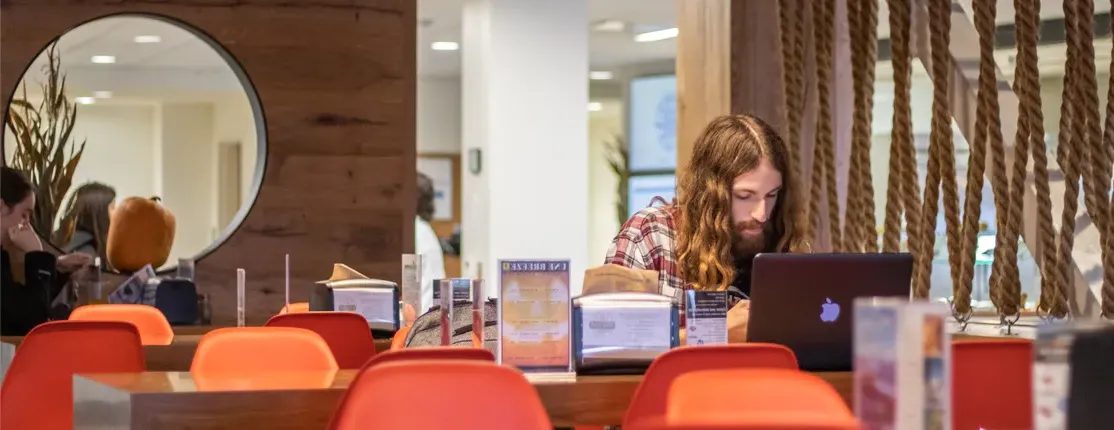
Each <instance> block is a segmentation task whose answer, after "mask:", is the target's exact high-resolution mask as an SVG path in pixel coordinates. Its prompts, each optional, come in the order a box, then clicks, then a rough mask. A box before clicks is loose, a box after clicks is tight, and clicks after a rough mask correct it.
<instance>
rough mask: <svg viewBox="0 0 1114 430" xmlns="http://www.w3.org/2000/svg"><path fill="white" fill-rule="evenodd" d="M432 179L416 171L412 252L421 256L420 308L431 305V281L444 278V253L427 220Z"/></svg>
mask: <svg viewBox="0 0 1114 430" xmlns="http://www.w3.org/2000/svg"><path fill="white" fill-rule="evenodd" d="M433 193H434V191H433V180H432V179H430V178H429V176H426V175H425V174H423V173H421V172H418V211H417V217H415V220H414V223H415V225H414V252H415V253H416V254H418V255H421V256H422V308H421V309H420V310H419V312H418V314H419V315H420V314H422V313H424V312H425V311H426V310H427V309H429V308H430V307H431V306H433V281H434V280H436V279H443V278H445V254H444V251H443V250H442V249H441V240H440V239H438V238H437V233H435V232H434V231H433V227H431V226H430V225H429V222H430V221H432V220H433V209H434V206H433Z"/></svg>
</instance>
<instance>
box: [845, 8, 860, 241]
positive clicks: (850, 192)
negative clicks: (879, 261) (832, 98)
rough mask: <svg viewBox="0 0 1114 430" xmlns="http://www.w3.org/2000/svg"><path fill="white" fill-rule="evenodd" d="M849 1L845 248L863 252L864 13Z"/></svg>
mask: <svg viewBox="0 0 1114 430" xmlns="http://www.w3.org/2000/svg"><path fill="white" fill-rule="evenodd" d="M846 3H847V14H846V15H847V16H846V18H847V28H848V33H849V36H850V38H849V39H850V42H851V76H852V79H851V80H852V81H853V82H852V88H853V90H854V106H853V109H852V110H853V114H852V115H853V116H852V122H851V157H850V161H851V162H850V163H849V165H848V168H847V203H846V205H845V206H844V210H843V211H844V217H843V219H844V221H843V244H844V251H846V252H862V250H861V249H860V247H859V246H860V243H861V242H860V237H861V235H860V234H859V223H860V220H859V215H860V213H861V211H859V208H858V206H859V203H861V201H860V200H859V194H860V192H861V191H860V188H859V185H860V184H861V183H862V182H861V179H860V176H861V172H862V166H861V165H859V163H858V161H859V151H860V150H861V149H860V147H859V140H860V139H861V136H860V133H861V131H860V129H861V128H862V126H863V122H862V118H861V117H862V101H863V100H862V97H863V92H862V88H861V83H862V81H863V79H864V78H863V68H862V60H863V57H864V52H863V47H862V43H861V42H862V41H861V40H860V38H861V37H862V31H863V28H862V26H863V24H862V14H861V12H860V11H859V9H860V8H861V7H862V1H861V0H846Z"/></svg>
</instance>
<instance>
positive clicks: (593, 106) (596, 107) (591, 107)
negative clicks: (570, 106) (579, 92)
mask: <svg viewBox="0 0 1114 430" xmlns="http://www.w3.org/2000/svg"><path fill="white" fill-rule="evenodd" d="M601 110H603V103H600V102H591V103H588V111H589V112H599V111H601Z"/></svg>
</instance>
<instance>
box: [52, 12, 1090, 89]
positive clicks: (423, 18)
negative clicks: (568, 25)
mask: <svg viewBox="0 0 1114 430" xmlns="http://www.w3.org/2000/svg"><path fill="white" fill-rule="evenodd" d="M417 1H418V2H419V20H420V22H419V30H418V47H417V48H418V56H417V57H418V71H419V75H421V76H426V77H436V76H446V77H449V76H456V75H458V74H459V70H460V55H461V51H435V50H433V49H431V48H430V44H432V43H433V42H435V41H453V42H459V41H460V31H461V12H462V10H461V8H462V5H463V4H464V2H465V1H466V0H417ZM676 1H677V0H589V6H590V9H589V11H590V18H591V21H592V22H593V23H596V22H600V21H603V20H618V21H622V22H625V23H627V27H628V28H627V29H626V30H624V31H621V32H614V33H607V32H599V31H591V30H590V29H586V31H591V33H590V64H591V67H592V69H593V70H616V69H620V68H623V67H625V66H633V65H637V64H646V63H652V62H659V63H660V62H666V63H668V62H669V61H670V60H672V59H673V58H674V57H675V53H676V43H675V39H667V40H663V41H659V42H650V43H638V42H634V40H633V34H634V33H637V32H640V31H645V30H650V29H657V28H669V27H673V26H675V25H676V22H675V21H676V17H675V14H676V12H675V8H676ZM959 1H960V2H961V3H964V2H966V6H967V7H969V6H970V2H971V1H972V0H959ZM997 2H998V7H999V10H998V21H999V22H1000V23H1008V22H1011V21H1012V18H1013V13H1014V12H1013V8H1012V5H1013V0H997ZM885 3H886V2H885V1H884V0H881V1H880V11H879V12H880V14H879V15H880V16H879V34H880V36H885V35H887V34H888V26H887V25H886V24H887V12H886V7H885ZM1098 3H1099V4H1098V5H1096V7H1097V8H1098V10H1099V11H1104V10H1109V6H1110V5H1109V4H1108V3H1107V2H1098ZM1041 8H1042V10H1041V13H1042V18H1045V19H1051V18H1057V17H1060V16H1062V11H1061V10H1060V8H1061V3H1060V1H1044V2H1042V5H1041ZM140 35H157V36H159V37H160V38H161V41H160V42H159V43H146V44H144V43H136V41H135V40H134V38H135V37H136V36H140ZM1097 45H1098V46H1097V47H1096V57H1097V58H1096V60H1097V62H1098V63H1099V68H1100V70H1105V69H1106V68H1107V67H1109V62H1110V51H1111V46H1110V42H1109V40H1105V41H1099V43H1098V44H1097ZM59 49H60V52H61V56H62V59H63V62H64V66H65V70H66V71H67V73H68V85H69V86H70V89H71V93H73V94H75V96H87V95H92V92H94V91H112V92H113V93H114V96H113V100H112V102H118V103H125V102H128V101H129V100H131V99H135V100H140V99H143V97H144V95H149V94H152V93H157V94H159V95H160V97H162V98H164V99H165V98H174V99H199V98H200V99H204V98H206V97H209V96H210V95H211V94H220V93H228V92H230V91H236V92H239V91H242V87H241V85H240V83H239V80H238V79H237V78H236V75H235V73H233V71H232V69H231V68H230V67H229V66H228V64H227V63H226V62H225V60H224V59H223V58H222V56H221V54H219V53H218V52H217V51H216V50H214V49H213V48H211V47H210V46H209V44H208V43H206V42H204V41H202V40H201V39H199V38H198V37H196V36H195V35H193V34H192V33H190V31H188V30H185V29H183V28H181V27H178V26H177V25H174V24H169V23H166V22H162V21H158V20H154V19H150V18H141V17H127V16H123V17H111V18H105V19H100V20H96V21H93V22H90V23H87V24H85V25H82V26H80V27H77V28H75V29H73V30H71V31H70V32H68V33H66V34H65V36H63V37H62V38H61V40H60V42H59ZM95 55H113V56H115V59H116V62H115V64H94V63H92V62H91V61H90V60H91V58H92V57H93V56H95ZM1011 55H1012V50H1003V51H1000V52H998V53H997V55H996V57H997V58H998V60H999V65H1000V67H1001V68H1002V69H1003V72H1005V73H1006V74H1007V76H1009V74H1010V73H1011V72H1012V66H1011V65H1010V63H1011V61H1010V58H1009V57H1010V56H1011ZM1039 57H1040V61H1041V69H1042V73H1043V74H1044V75H1045V76H1059V75H1062V69H1063V62H1064V60H1063V57H1064V45H1050V46H1042V47H1040V49H1039ZM41 66H42V59H41V58H40V60H39V61H37V62H36V64H35V65H33V66H32V67H31V69H30V70H32V71H38V70H40V69H41ZM879 66H880V67H879V70H878V79H879V80H887V79H888V77H887V76H888V75H889V72H888V64H886V63H881V64H880V65H879ZM916 69H920V68H919V67H917V68H916ZM918 72H919V73H921V76H923V72H921V71H920V70H918ZM30 90H31V91H30V92H32V93H33V92H34V88H33V87H32V88H30Z"/></svg>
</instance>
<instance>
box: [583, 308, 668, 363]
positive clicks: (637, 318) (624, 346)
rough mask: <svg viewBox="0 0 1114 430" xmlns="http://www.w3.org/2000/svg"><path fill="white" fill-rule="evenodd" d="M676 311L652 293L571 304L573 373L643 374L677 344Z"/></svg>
mask: <svg viewBox="0 0 1114 430" xmlns="http://www.w3.org/2000/svg"><path fill="white" fill-rule="evenodd" d="M680 313H681V312H680V307H679V306H678V305H677V304H676V303H674V302H673V298H672V297H668V296H663V295H661V294H655V293H638V292H616V293H598V294H591V295H586V296H580V297H577V298H575V299H573V318H572V319H573V320H572V327H573V354H574V359H575V365H576V371H577V373H582V374H583V373H607V374H627V373H642V372H644V371H645V370H646V368H647V367H649V366H650V363H652V362H653V361H654V359H656V358H658V356H660V355H661V354H664V353H665V352H667V351H669V350H670V349H673V348H675V347H677V346H679V344H680V334H679V332H680Z"/></svg>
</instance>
